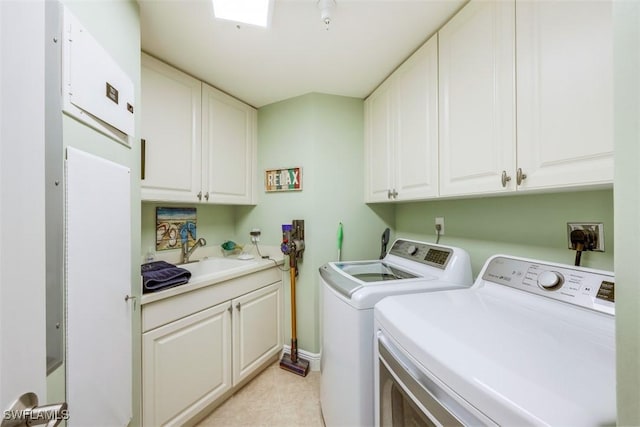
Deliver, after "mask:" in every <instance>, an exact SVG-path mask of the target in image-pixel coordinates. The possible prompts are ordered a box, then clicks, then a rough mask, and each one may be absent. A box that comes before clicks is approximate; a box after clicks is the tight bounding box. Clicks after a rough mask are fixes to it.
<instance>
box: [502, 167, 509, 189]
mask: <svg viewBox="0 0 640 427" xmlns="http://www.w3.org/2000/svg"><path fill="white" fill-rule="evenodd" d="M500 181H501V182H502V188H505V187H506V186H507V182H509V181H511V177H510V176H508V175H507V171H502V177H501V178H500Z"/></svg>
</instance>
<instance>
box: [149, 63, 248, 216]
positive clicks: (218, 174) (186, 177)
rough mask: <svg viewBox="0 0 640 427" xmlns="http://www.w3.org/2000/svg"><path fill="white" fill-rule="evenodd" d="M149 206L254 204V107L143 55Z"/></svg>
mask: <svg viewBox="0 0 640 427" xmlns="http://www.w3.org/2000/svg"><path fill="white" fill-rule="evenodd" d="M141 80H142V103H143V105H142V135H143V136H142V137H143V139H144V142H143V146H144V149H143V152H142V156H143V157H142V161H143V179H142V183H141V186H142V189H141V195H142V200H158V201H169V202H188V203H200V202H201V203H207V202H209V203H220V204H251V203H254V197H255V181H256V176H255V170H256V164H257V161H256V154H257V134H256V131H257V113H256V110H255V108H253V107H251V106H249V105H247V104H244V103H242V102H240V101H238V100H237V99H235V98H233V97H231V96H229V95H226V94H225V93H223V92H221V91H219V90H217V89H215V88H213V87H211V86H209V85H207V84H205V83H202V82H201V81H199V80H196V79H194V78H192V77H190V76H189V75H187V74H185V73H182V72H181V71H178V70H176V69H175V68H173V67H170V66H169V65H167V64H165V63H163V62H161V61H158V60H156V59H154V58H152V57H150V56H148V55H145V54H143V55H142V77H141Z"/></svg>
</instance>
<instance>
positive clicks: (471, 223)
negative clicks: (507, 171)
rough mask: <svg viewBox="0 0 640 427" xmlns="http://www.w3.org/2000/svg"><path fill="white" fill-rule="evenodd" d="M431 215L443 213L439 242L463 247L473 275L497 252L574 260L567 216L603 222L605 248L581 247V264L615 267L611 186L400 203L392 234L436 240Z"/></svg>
mask: <svg viewBox="0 0 640 427" xmlns="http://www.w3.org/2000/svg"><path fill="white" fill-rule="evenodd" d="M435 217H444V219H445V235H444V236H442V237H441V239H440V243H442V244H444V245H452V246H459V247H461V248H464V249H466V250H467V251H468V252H469V254H470V256H471V262H472V264H473V273H474V277H475V276H476V275H477V274H478V272H479V271H480V268H481V267H482V265H483V264H484V262H485V261H486V260H487V258H489V256H491V255H494V254H496V253H506V254H510V255H518V256H524V257H529V258H536V259H542V260H549V261H554V262H560V263H565V264H573V262H574V259H575V251H572V250H569V249H567V247H568V242H567V222H602V223H604V235H605V252H604V253H600V252H585V253H583V254H582V263H581V264H582V265H583V266H585V267H591V268H598V269H603V270H613V249H614V245H613V235H614V230H613V191H612V190H601V191H583V192H570V193H554V194H536V195H517V196H501V197H483V198H475V199H461V200H439V201H433V202H416V203H406V204H399V205H397V207H396V222H395V232H396V236H399V237H409V238H415V239H418V240H424V241H430V242H434V241H435V230H434V221H435Z"/></svg>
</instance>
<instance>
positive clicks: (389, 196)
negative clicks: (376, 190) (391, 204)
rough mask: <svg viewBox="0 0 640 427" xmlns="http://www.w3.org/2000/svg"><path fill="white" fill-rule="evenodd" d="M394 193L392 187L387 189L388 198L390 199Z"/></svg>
mask: <svg viewBox="0 0 640 427" xmlns="http://www.w3.org/2000/svg"><path fill="white" fill-rule="evenodd" d="M392 195H393V193H392V192H391V189H388V190H387V199H390V198H391V196H392Z"/></svg>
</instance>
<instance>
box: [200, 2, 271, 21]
mask: <svg viewBox="0 0 640 427" xmlns="http://www.w3.org/2000/svg"><path fill="white" fill-rule="evenodd" d="M212 1H213V14H214V15H215V17H216V18H219V19H226V20H228V21H235V22H241V23H243V24H251V25H257V26H260V27H267V26H268V25H269V9H270V6H271V1H272V0H212Z"/></svg>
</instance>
